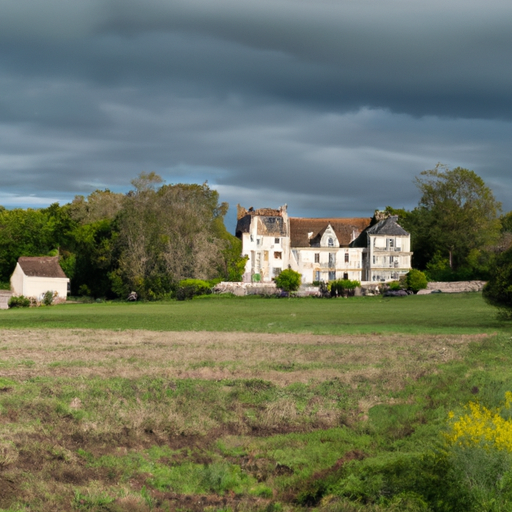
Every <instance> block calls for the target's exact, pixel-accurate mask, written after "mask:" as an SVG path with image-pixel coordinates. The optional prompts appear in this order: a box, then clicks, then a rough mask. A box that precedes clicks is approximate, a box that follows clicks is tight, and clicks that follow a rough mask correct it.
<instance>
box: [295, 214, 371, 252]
mask: <svg viewBox="0 0 512 512" xmlns="http://www.w3.org/2000/svg"><path fill="white" fill-rule="evenodd" d="M370 221H371V218H369V217H363V218H353V219H339V218H338V219H336V218H334V219H307V218H301V217H290V244H291V247H311V246H312V245H315V244H317V243H319V242H320V239H321V238H322V234H323V233H324V232H325V230H326V229H327V226H328V225H329V224H330V225H331V227H332V228H333V230H334V232H335V233H336V237H337V238H338V241H339V243H340V246H342V247H343V246H348V245H349V244H350V242H351V241H352V238H353V233H354V232H355V233H356V236H357V235H358V234H359V233H361V231H363V230H364V229H365V228H367V227H368V225H369V224H370ZM309 233H312V235H311V237H309V236H308V235H309Z"/></svg>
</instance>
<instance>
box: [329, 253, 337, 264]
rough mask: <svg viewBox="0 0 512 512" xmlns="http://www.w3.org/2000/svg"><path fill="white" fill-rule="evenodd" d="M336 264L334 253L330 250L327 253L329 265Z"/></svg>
mask: <svg viewBox="0 0 512 512" xmlns="http://www.w3.org/2000/svg"><path fill="white" fill-rule="evenodd" d="M335 266H336V253H335V252H330V253H329V267H335Z"/></svg>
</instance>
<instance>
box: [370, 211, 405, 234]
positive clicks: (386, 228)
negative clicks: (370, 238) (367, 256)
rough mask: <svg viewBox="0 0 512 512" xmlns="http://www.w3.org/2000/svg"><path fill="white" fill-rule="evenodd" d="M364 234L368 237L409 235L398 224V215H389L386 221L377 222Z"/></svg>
mask: <svg viewBox="0 0 512 512" xmlns="http://www.w3.org/2000/svg"><path fill="white" fill-rule="evenodd" d="M366 232H367V233H368V234H369V235H390V236H407V235H408V234H409V233H407V231H405V229H404V228H403V227H402V226H400V225H399V224H398V215H391V216H390V217H388V218H387V219H384V220H381V221H380V222H377V224H375V225H373V226H372V227H371V228H368V229H367V230H366Z"/></svg>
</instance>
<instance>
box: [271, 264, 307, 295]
mask: <svg viewBox="0 0 512 512" xmlns="http://www.w3.org/2000/svg"><path fill="white" fill-rule="evenodd" d="M275 282H276V286H277V287H278V288H281V290H283V291H285V292H288V293H292V292H296V291H297V290H298V289H299V287H300V283H301V282H302V277H301V275H300V274H299V273H298V272H295V270H292V269H289V268H288V269H286V270H283V271H282V272H281V273H280V274H279V275H278V276H277V277H276V279H275Z"/></svg>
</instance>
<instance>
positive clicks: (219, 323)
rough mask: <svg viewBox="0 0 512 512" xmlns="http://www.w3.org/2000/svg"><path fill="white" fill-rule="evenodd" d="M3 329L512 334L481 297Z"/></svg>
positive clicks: (39, 316) (170, 306) (87, 312)
mask: <svg viewBox="0 0 512 512" xmlns="http://www.w3.org/2000/svg"><path fill="white" fill-rule="evenodd" d="M0 327H3V328H57V329H59V328H64V329H75V328H84V329H117V330H118V329H147V330H155V331H221V332H270V333H272V332H275V333H278V332H288V333H312V334H344V333H375V332H376V333H381V332H382V333H393V332H400V333H412V334H422V333H433V334H434V333H443V334H446V333H453V334H457V333H482V332H494V331H496V330H497V329H507V327H504V326H503V323H501V322H499V321H498V320H496V313H495V310H494V308H492V307H491V306H488V305H487V304H486V303H485V302H484V300H483V299H482V296H481V294H479V293H466V294H434V295H420V296H415V295H411V296H408V297H391V298H382V297H354V298H350V299H331V300H322V299H314V298H311V299H262V298H258V297H245V298H223V297H216V296H208V297H205V298H201V299H196V300H192V301H184V302H176V301H172V302H163V303H162V302H160V303H105V304H66V305H61V306H52V307H50V308H44V307H43V308H31V309H17V310H4V311H0ZM510 330H511V331H512V328H511V329H510Z"/></svg>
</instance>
